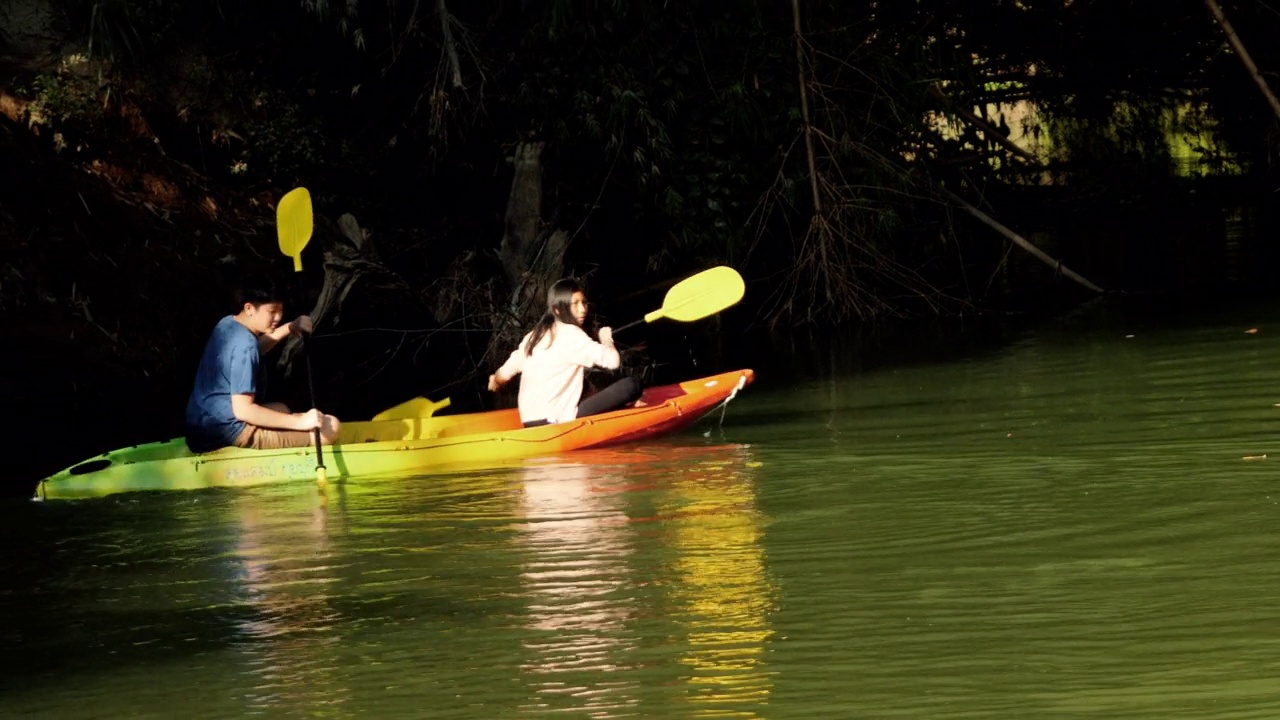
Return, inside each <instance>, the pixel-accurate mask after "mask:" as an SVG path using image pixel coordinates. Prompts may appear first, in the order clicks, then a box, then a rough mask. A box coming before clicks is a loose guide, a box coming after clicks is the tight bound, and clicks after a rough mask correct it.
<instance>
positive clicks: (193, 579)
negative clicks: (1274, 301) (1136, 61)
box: [0, 308, 1280, 719]
mask: <svg viewBox="0 0 1280 720" xmlns="http://www.w3.org/2000/svg"><path fill="white" fill-rule="evenodd" d="M1267 317H1272V318H1274V317H1277V313H1276V312H1275V309H1274V308H1270V309H1268V311H1267V312H1265V313H1263V312H1261V311H1258V312H1256V313H1254V314H1248V313H1231V314H1228V315H1224V316H1221V317H1204V318H1202V319H1200V320H1197V321H1195V322H1182V323H1179V324H1177V325H1166V324H1162V323H1160V322H1157V321H1149V322H1144V321H1130V322H1121V321H1117V320H1115V319H1114V318H1104V319H1103V320H1101V321H1088V322H1085V323H1083V324H1072V323H1068V322H1058V323H1051V324H1048V325H1046V326H1043V327H1039V328H1037V329H1034V330H1027V331H1023V332H1019V333H1013V334H1010V335H1007V336H1005V337H1002V338H1000V339H999V340H998V341H996V342H991V343H971V344H967V345H963V346H949V347H952V348H953V349H951V350H947V349H946V347H948V346H945V345H943V344H938V345H937V346H936V349H934V350H929V349H919V348H923V347H924V346H921V345H913V346H911V347H915V348H918V349H917V350H915V351H912V350H910V349H908V350H905V351H902V350H900V351H899V352H898V355H897V357H896V358H895V359H893V360H889V359H885V358H881V359H879V360H877V359H876V358H875V357H871V356H868V355H865V354H858V353H854V352H853V351H852V350H849V349H847V348H844V347H843V346H840V345H838V344H837V345H833V346H830V347H825V348H824V349H822V350H818V351H809V352H807V353H804V354H802V355H799V356H797V357H796V359H795V360H794V361H793V362H782V361H780V360H778V359H777V358H776V357H775V358H774V360H773V361H771V362H769V363H766V364H765V365H756V367H757V369H758V370H759V371H760V377H759V379H758V381H757V383H756V385H754V386H752V387H749V388H747V389H746V390H745V391H744V392H743V393H742V394H741V395H740V396H739V397H738V398H737V399H736V400H734V401H733V402H732V403H731V404H730V405H729V406H728V408H727V413H726V414H725V415H724V420H723V425H720V424H719V423H718V420H719V416H717V417H715V418H710V419H707V420H705V421H704V422H703V423H701V424H700V425H699V426H697V427H696V428H694V429H693V430H691V431H688V432H686V433H683V434H681V435H679V436H676V437H672V438H668V439H665V440H662V441H659V442H654V443H649V444H645V445H640V446H635V447H628V448H618V449H613V450H601V451H590V452H585V453H581V454H577V455H572V456H569V457H566V458H560V459H557V460H551V461H541V462H536V463H530V464H529V465H527V466H525V467H520V468H512V469H505V470H501V471H494V472H489V473H479V474H467V475H451V476H444V477H409V478H402V479H397V480H393V481H387V480H384V481H376V482H375V481H370V482H366V483H337V484H335V485H334V486H333V487H331V488H330V489H329V491H328V493H327V494H326V495H325V496H324V497H322V496H321V495H320V494H319V493H318V492H317V491H316V489H315V488H314V487H313V486H311V485H310V484H308V483H297V484H292V485H287V486H277V487H264V488H256V489H248V490H240V491H217V490H215V491H207V492H175V493H155V494H135V495H118V496H112V497H108V498H103V499H98V500H90V501H78V502H49V503H35V502H23V501H14V502H10V503H6V504H4V505H0V526H2V527H4V528H5V529H6V534H7V535H8V540H7V541H6V542H5V543H4V546H3V549H0V563H3V566H4V567H5V581H4V582H3V585H0V617H3V618H4V623H3V626H0V656H2V657H3V660H0V662H3V663H4V668H3V673H2V674H0V715H2V716H4V717H50V718H52V717H57V718H98V717H101V718H119V717H154V718H167V717H191V718H232V717H245V716H258V717H281V718H289V717H298V718H301V717H318V718H348V717H377V718H414V717H423V718H513V717H583V718H586V717H590V718H614V717H655V718H693V717H738V718H780V719H781V718H1028V717H1055V718H1056V717H1060V718H1134V719H1137V718H1143V719H1147V718H1151V719H1154V718H1161V719H1164V718H1171V717H1178V718H1274V717H1280V607H1278V606H1277V603H1276V598H1277V597H1278V596H1280V543H1278V540H1280V504H1278V502H1280V476H1278V475H1280V470H1278V468H1280V433H1277V430H1278V429H1280V408H1278V407H1275V404H1276V403H1280V323H1271V324H1267V323H1266V322H1265V318H1267ZM1251 328H1257V330H1258V332H1256V333H1249V332H1247V331H1248V330H1250V329H1251ZM774 352H775V353H780V352H781V351H780V350H778V349H776V348H775V350H774ZM731 365H732V366H748V367H750V366H753V363H752V362H750V361H749V360H744V361H742V362H736V363H731ZM766 365H767V367H766ZM725 369H728V368H725ZM1264 455H1267V456H1269V457H1266V458H1263V457H1262V456H1264ZM1246 458H1248V459H1246Z"/></svg>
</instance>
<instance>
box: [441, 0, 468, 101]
mask: <svg viewBox="0 0 1280 720" xmlns="http://www.w3.org/2000/svg"><path fill="white" fill-rule="evenodd" d="M436 13H437V14H439V15H440V34H441V35H443V36H444V49H445V53H447V54H448V56H449V73H450V79H451V80H452V83H453V87H454V88H455V89H456V88H460V87H462V65H461V63H460V62H459V61H458V48H457V46H456V45H455V44H454V42H453V31H452V30H450V29H449V8H447V7H445V5H444V0H436Z"/></svg>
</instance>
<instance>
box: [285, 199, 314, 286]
mask: <svg viewBox="0 0 1280 720" xmlns="http://www.w3.org/2000/svg"><path fill="white" fill-rule="evenodd" d="M276 231H277V232H278V233H279V234H280V252H282V253H284V254H285V255H288V256H289V257H291V258H293V270H294V272H302V249H303V248H305V247H306V246H307V243H308V242H310V241H311V193H310V192H308V191H307V189H306V188H304V187H299V188H294V189H292V190H290V191H289V192H287V193H285V196H284V197H282V198H280V203H279V204H278V205H276Z"/></svg>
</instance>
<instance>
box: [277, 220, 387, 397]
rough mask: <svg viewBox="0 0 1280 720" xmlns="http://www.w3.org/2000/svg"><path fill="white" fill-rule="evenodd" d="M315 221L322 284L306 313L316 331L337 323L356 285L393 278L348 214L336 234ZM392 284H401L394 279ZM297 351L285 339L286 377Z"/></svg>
mask: <svg viewBox="0 0 1280 720" xmlns="http://www.w3.org/2000/svg"><path fill="white" fill-rule="evenodd" d="M316 220H317V223H316V225H317V230H321V232H320V233H318V234H319V235H320V237H319V239H320V240H322V241H323V242H324V285H323V286H322V287H321V288H320V295H319V297H317V298H316V304H315V306H314V307H312V308H311V311H310V312H309V313H308V314H309V315H310V316H311V320H312V322H313V323H315V326H316V327H317V328H319V327H320V326H322V325H323V326H324V327H326V328H333V327H336V326H337V325H338V324H339V323H340V322H341V320H342V306H343V304H344V303H345V302H346V300H347V296H348V295H350V294H351V291H352V289H353V288H355V287H356V285H358V284H361V283H362V282H363V281H365V280H366V279H368V278H371V277H381V278H384V279H385V278H395V277H396V276H395V273H393V272H391V271H390V270H388V269H387V268H386V267H385V266H383V265H382V264H381V262H379V260H378V258H377V253H376V252H374V248H373V244H372V242H370V240H369V238H368V237H367V236H366V234H365V232H364V230H362V229H361V228H360V225H359V223H358V222H356V219H355V218H354V217H353V216H352V215H350V214H349V213H348V214H344V215H342V217H340V218H338V228H337V229H338V232H334V231H333V225H332V224H331V223H326V222H323V220H322V219H321V218H316ZM396 283H397V285H401V284H402V283H401V281H399V280H398V279H397V280H396ZM301 350H302V344H301V343H300V342H297V338H292V337H291V338H289V339H287V340H285V347H284V348H283V350H282V352H281V353H280V360H279V362H280V365H281V367H284V368H286V377H287V376H288V375H289V374H290V373H291V371H292V369H293V367H294V361H295V355H296V354H297V353H298V352H301Z"/></svg>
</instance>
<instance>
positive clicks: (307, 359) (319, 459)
mask: <svg viewBox="0 0 1280 720" xmlns="http://www.w3.org/2000/svg"><path fill="white" fill-rule="evenodd" d="M296 275H297V277H298V294H299V295H300V296H301V297H304V298H305V297H306V295H305V294H304V286H303V284H302V274H301V273H296ZM298 307H302V305H301V304H299V305H298ZM298 342H299V343H301V344H302V360H303V362H304V363H305V364H306V368H307V392H308V393H309V394H310V396H311V407H313V408H314V407H317V405H316V374H315V373H314V372H312V371H311V353H310V352H308V351H307V333H306V332H303V333H302V334H301V335H299V336H298ZM311 435H312V437H313V438H314V440H315V444H316V472H317V473H318V474H319V475H324V470H325V468H324V451H323V450H321V449H320V448H321V442H320V428H315V429H314V430H312V431H311Z"/></svg>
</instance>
